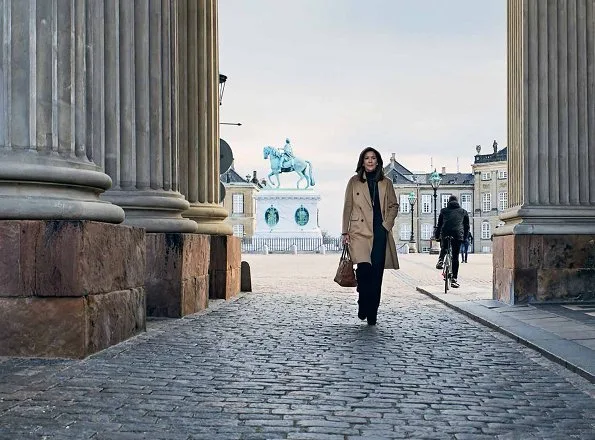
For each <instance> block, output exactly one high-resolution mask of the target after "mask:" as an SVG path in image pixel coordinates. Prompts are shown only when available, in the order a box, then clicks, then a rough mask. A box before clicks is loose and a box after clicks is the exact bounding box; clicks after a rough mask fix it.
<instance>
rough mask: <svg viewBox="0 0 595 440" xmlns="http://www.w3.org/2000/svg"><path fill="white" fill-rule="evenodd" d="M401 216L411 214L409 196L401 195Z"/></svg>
mask: <svg viewBox="0 0 595 440" xmlns="http://www.w3.org/2000/svg"><path fill="white" fill-rule="evenodd" d="M400 205H401V214H409V213H410V212H411V205H409V195H408V194H401V196H400Z"/></svg>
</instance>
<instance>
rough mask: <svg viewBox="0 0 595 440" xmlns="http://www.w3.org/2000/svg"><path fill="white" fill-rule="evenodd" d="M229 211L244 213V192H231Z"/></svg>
mask: <svg viewBox="0 0 595 440" xmlns="http://www.w3.org/2000/svg"><path fill="white" fill-rule="evenodd" d="M231 213H232V214H244V194H242V193H233V194H232V195H231Z"/></svg>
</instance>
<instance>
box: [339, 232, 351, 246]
mask: <svg viewBox="0 0 595 440" xmlns="http://www.w3.org/2000/svg"><path fill="white" fill-rule="evenodd" d="M341 239H342V242H343V244H351V240H350V238H349V234H343V235H341Z"/></svg>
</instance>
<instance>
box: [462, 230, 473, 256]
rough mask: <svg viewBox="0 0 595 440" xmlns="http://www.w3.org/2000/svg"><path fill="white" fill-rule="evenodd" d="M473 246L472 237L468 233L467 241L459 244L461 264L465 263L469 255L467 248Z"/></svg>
mask: <svg viewBox="0 0 595 440" xmlns="http://www.w3.org/2000/svg"><path fill="white" fill-rule="evenodd" d="M472 244H473V235H471V232H469V235H467V240H463V242H462V243H461V263H466V262H467V254H468V253H469V248H470V247H471V245H472Z"/></svg>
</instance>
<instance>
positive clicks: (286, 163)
mask: <svg viewBox="0 0 595 440" xmlns="http://www.w3.org/2000/svg"><path fill="white" fill-rule="evenodd" d="M283 155H284V158H283V165H282V167H283V168H290V169H293V158H294V157H295V156H294V155H293V148H292V146H291V141H290V140H289V138H286V139H285V145H284V146H283Z"/></svg>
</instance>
